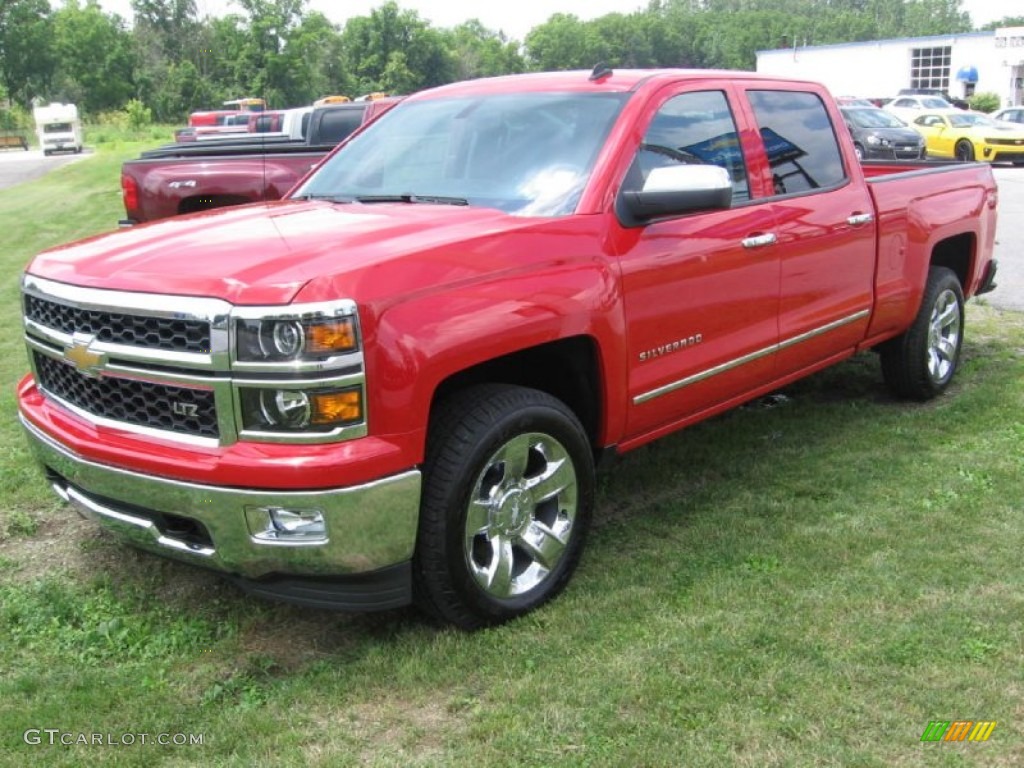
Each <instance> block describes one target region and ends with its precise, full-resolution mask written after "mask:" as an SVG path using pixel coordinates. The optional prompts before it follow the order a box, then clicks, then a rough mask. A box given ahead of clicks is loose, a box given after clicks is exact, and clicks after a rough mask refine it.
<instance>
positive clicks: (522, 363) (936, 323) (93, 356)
mask: <svg viewBox="0 0 1024 768" xmlns="http://www.w3.org/2000/svg"><path fill="white" fill-rule="evenodd" d="M867 167H868V168H869V170H868V173H867V174H865V172H864V170H863V169H862V166H861V164H860V163H859V162H858V161H857V159H856V156H855V154H854V148H853V144H852V142H851V140H850V136H849V134H848V133H847V131H846V129H845V127H844V124H843V119H842V116H841V115H840V113H839V111H838V109H837V107H836V105H835V104H834V102H833V101H832V99H831V98H830V97H829V95H828V93H827V92H826V91H825V90H824V89H823V88H822V87H820V86H819V85H816V84H813V83H808V82H799V81H790V80H780V79H775V78H768V77H762V76H757V75H753V74H746V73H739V72H713V71H685V70H670V71H617V72H608V71H599V72H595V73H588V72H561V73H555V74H540V75H524V76H516V77H508V78H500V79H492V80H476V81H472V82H467V83H461V84H456V85H451V86H447V87H443V88H438V89H435V90H432V91H427V92H423V93H420V94H417V95H415V96H412V97H410V98H408V99H407V100H406V101H404V102H403V103H402V104H399V105H398V106H397V107H395V108H394V109H393V110H391V111H390V112H389V113H387V114H386V115H384V116H383V117H382V118H381V119H380V120H377V121H375V122H374V123H373V124H372V125H370V126H367V127H366V129H365V130H363V131H362V132H360V133H359V134H357V135H355V136H353V137H352V138H351V139H350V140H349V141H348V142H346V143H345V144H344V145H342V147H341V148H340V149H339V151H338V152H337V153H336V154H335V155H333V156H332V157H331V159H330V160H329V161H327V162H325V163H324V164H323V165H321V166H320V167H319V168H318V169H317V171H316V172H315V173H314V174H312V175H311V176H310V177H309V178H307V179H306V180H305V181H304V183H302V184H301V185H300V186H299V187H298V188H297V189H296V190H295V191H294V192H293V193H292V194H291V195H290V198H291V199H288V200H282V201H278V202H274V203H266V204H262V205H251V206H246V207H244V208H238V209H231V210H224V211H216V212H209V213H206V214H203V215H200V216H189V217H182V218H175V219H169V220H167V221H164V222H158V223H155V224H152V225H148V226H145V227H138V228H135V229H129V230H125V231H121V232H116V233H112V234H109V235H105V236H101V237H96V238H92V239H90V240H86V241H84V242H81V243H78V244H74V245H68V246H65V247H61V248H56V249H53V250H51V251H48V252H45V253H42V254H40V255H39V256H38V257H36V258H35V259H34V260H33V261H32V262H31V263H30V264H29V265H28V267H27V270H26V273H25V275H24V278H23V283H22V286H23V288H22V294H23V303H24V317H25V321H24V323H25V341H26V344H27V346H28V352H29V361H30V364H31V374H30V375H28V376H26V377H25V379H24V380H23V381H22V382H21V384H20V386H19V389H18V405H19V409H20V418H21V422H22V424H23V425H24V427H25V430H26V433H27V435H28V439H29V442H30V444H31V447H32V449H33V451H34V452H35V454H36V456H37V457H38V460H39V462H40V464H41V465H42V467H43V468H44V470H45V473H46V477H47V479H48V481H49V482H50V483H51V484H52V486H53V488H54V489H55V491H56V492H57V493H58V494H59V495H60V496H61V497H63V498H64V499H66V500H68V501H69V502H71V503H72V504H74V505H75V507H77V508H78V509H79V510H80V511H81V512H82V513H83V514H85V515H86V516H88V517H90V518H92V519H95V520H97V521H98V522H99V523H101V524H102V525H104V526H105V527H107V528H108V529H110V530H113V531H116V532H118V533H120V534H121V535H123V536H124V537H125V538H126V539H127V540H129V541H131V542H133V543H134V544H136V545H137V546H139V547H142V548H145V549H148V550H150V551H153V552H157V553H160V554H163V555H167V556H170V557H174V558H177V559H180V560H183V561H186V562H189V563H194V564H199V565H204V566H207V567H210V568H213V569H216V570H219V571H221V572H223V573H225V574H228V575H229V576H231V577H232V578H234V579H235V580H236V581H238V583H240V584H241V585H243V586H244V587H245V588H247V589H249V590H251V591H253V592H254V593H257V594H260V595H264V596H271V597H277V598H282V599H287V600H292V601H295V602H298V603H301V604H305V605H312V606H334V607H340V608H345V609H353V610H355V609H360V610H361V609H370V608H387V607H395V606H401V605H405V604H407V603H409V602H411V601H415V602H416V603H417V604H419V605H420V606H421V607H423V608H424V609H425V610H427V611H430V612H432V613H435V614H437V615H439V616H441V617H443V618H444V619H446V620H448V621H451V622H453V623H455V624H458V625H460V626H463V627H477V626H481V625H487V624H494V623H498V622H502V621H505V620H507V619H510V618H512V617H515V616H518V615H521V614H523V613H525V612H526V611H529V610H531V609H533V608H535V607H536V606H538V605H540V604H541V603H543V602H544V601H546V600H548V599H549V598H551V597H552V596H554V595H555V594H557V593H558V592H559V591H560V590H561V589H562V588H563V587H564V586H565V585H566V583H567V582H568V580H569V578H570V576H571V574H572V572H573V570H574V568H575V566H576V563H577V561H578V560H579V557H580V553H581V551H582V549H583V544H584V539H585V533H586V530H587V526H588V521H589V519H590V516H591V510H592V508H593V505H594V487H595V466H596V465H597V460H598V458H599V457H602V456H608V455H614V454H616V453H621V452H624V451H629V450H632V449H634V448H637V447H638V446H641V445H644V444H645V443H648V442H650V441H652V440H654V439H656V438H659V437H661V436H663V435H667V434H669V433H671V432H674V431H676V430H678V429H681V428H683V427H686V426H687V425H689V424H693V423H694V422H697V421H699V420H701V419H706V418H708V417H709V416H712V415H714V414H717V413H720V412H722V411H724V410H726V409H728V408H732V407H734V406H736V405H738V404H740V403H743V402H745V401H747V400H750V399H751V398H755V397H758V396H761V395H764V394H766V393H769V392H772V391H773V390H776V389H778V388H779V387H782V386H785V385H786V384H787V383H789V382H791V381H793V380H795V379H797V378H799V377H802V376H806V375H808V374H810V373H813V372H815V371H818V370H820V369H822V368H824V367H825V366H828V365H831V364H833V363H836V362H838V361H840V360H843V359H844V358H847V357H849V356H851V355H853V354H855V353H857V352H861V351H863V350H872V349H873V350H875V351H877V352H878V353H879V354H880V356H881V370H882V374H883V375H884V378H885V379H886V381H887V382H888V384H889V385H890V387H891V388H892V390H893V391H894V392H896V393H897V394H899V395H901V396H905V397H910V398H918V399H924V398H930V397H934V396H936V395H939V394H940V393H942V392H943V391H944V390H945V389H946V388H947V387H948V385H949V383H950V381H951V380H952V378H953V376H954V373H955V372H956V370H957V365H958V361H959V359H960V352H961V348H962V345H963V342H964V334H965V326H964V302H965V300H966V299H967V298H969V297H971V296H974V295H977V294H980V293H984V292H985V291H987V290H990V289H991V288H992V287H993V278H994V275H995V262H994V261H993V260H992V259H991V255H992V246H993V239H994V235H995V226H996V203H997V191H996V186H995V184H994V182H993V178H992V172H991V170H990V169H989V167H988V166H987V165H981V164H946V165H941V166H934V167H933V166H928V165H926V164H923V163H909V164H906V165H898V164H889V165H872V166H867Z"/></svg>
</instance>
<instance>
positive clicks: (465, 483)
mask: <svg viewBox="0 0 1024 768" xmlns="http://www.w3.org/2000/svg"><path fill="white" fill-rule="evenodd" d="M430 431H431V434H430V437H429V440H428V448H427V458H426V462H425V466H424V486H423V501H422V505H421V510H420V530H419V535H418V539H417V547H416V555H415V558H414V565H415V574H416V584H415V589H416V597H417V603H418V604H419V605H420V607H422V608H424V609H426V610H427V611H428V612H430V613H433V614H435V615H437V616H438V617H440V618H442V619H444V620H446V621H449V622H452V623H454V624H456V625H458V626H460V627H462V628H464V629H474V628H477V627H481V626H486V625H493V624H500V623H501V622H504V621H507V620H509V619H512V618H515V617H516V616H520V615H522V614H524V613H527V612H528V611H531V610H533V609H534V608H536V607H537V606H539V605H541V604H542V603H544V602H546V601H547V600H550V599H551V598H552V597H554V596H555V595H556V594H558V592H560V591H561V590H562V588H563V587H564V586H565V584H566V583H567V582H568V580H569V578H570V576H571V575H572V572H573V570H574V569H575V567H576V563H577V562H578V560H579V556H580V553H581V551H582V548H583V540H584V536H585V534H586V530H587V526H588V524H589V520H590V512H591V507H592V506H593V497H594V462H593V453H592V451H591V448H590V444H589V442H588V440H587V436H586V433H585V432H584V430H583V427H582V426H581V425H580V423H579V420H578V419H577V418H576V416H575V415H574V414H573V412H572V411H571V410H569V408H568V407H567V406H566V405H565V404H564V403H562V402H561V401H560V400H557V399H555V398H554V397H551V396H550V395H547V394H545V393H543V392H539V391H537V390H533V389H526V388H523V387H511V386H504V385H502V386H499V385H487V386H481V387H474V388H471V389H468V390H465V391H463V392H460V393H458V394H457V395H455V396H454V397H453V398H450V399H449V400H448V401H447V402H445V403H443V404H442V405H441V406H440V407H439V408H438V411H437V413H436V414H435V415H434V416H433V417H432V418H431V427H430Z"/></svg>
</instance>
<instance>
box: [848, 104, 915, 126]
mask: <svg viewBox="0 0 1024 768" xmlns="http://www.w3.org/2000/svg"><path fill="white" fill-rule="evenodd" d="M843 114H844V115H846V118H847V119H848V120H849V121H850V122H851V123H853V124H854V125H856V126H857V127H858V128H906V127H907V124H906V123H904V122H903V121H902V120H900V119H899V118H898V117H896V116H895V115H891V114H889V113H888V112H886V111H885V110H883V109H844V110H843Z"/></svg>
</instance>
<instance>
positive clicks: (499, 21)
mask: <svg viewBox="0 0 1024 768" xmlns="http://www.w3.org/2000/svg"><path fill="white" fill-rule="evenodd" d="M383 2H384V0H310V2H309V3H308V6H307V7H309V8H310V9H312V10H317V11H320V12H321V13H323V14H324V15H325V16H327V18H329V19H331V20H332V21H334V22H335V23H337V24H343V23H344V22H345V21H346V20H347V19H349V18H351V17H352V16H366V15H368V14H369V13H370V11H371V10H373V9H374V8H376V7H378V6H380V5H382V4H383ZM100 5H101V6H103V7H104V8H105V9H106V10H107V11H113V12H114V13H119V14H120V15H121V16H123V17H124V18H126V19H130V18H131V4H130V2H129V0H100ZM398 5H399V6H401V7H402V8H408V9H410V10H414V11H416V12H417V13H419V15H420V18H422V19H426V20H427V21H429V22H430V23H431V24H432V25H433V26H435V27H454V26H456V25H457V24H460V23H461V22H463V21H465V20H466V19H468V18H477V19H480V21H481V22H482V23H483V25H484V26H485V27H487V28H489V29H493V30H501V31H502V32H504V33H505V34H506V35H507V36H508V37H510V38H514V39H516V40H520V41H522V40H523V38H525V37H526V33H527V32H529V31H530V29H532V28H533V27H535V26H537V25H539V24H543V23H544V22H545V21H547V20H548V19H549V18H550V17H551V15H552V14H555V13H571V14H573V15H575V16H578V17H579V18H581V19H584V20H587V19H594V18H597V17H598V16H604V15H605V14H607V13H615V12H618V13H631V12H632V11H635V10H638V9H640V8H645V7H646V6H647V3H646V2H643V1H638V0H503V1H502V2H495V1H494V0H491V2H487V3H466V2H456V1H455V0H398ZM196 7H197V8H198V9H199V13H200V15H205V14H210V15H221V14H223V13H225V12H228V11H234V12H240V9H239V7H238V6H237V5H235V4H234V3H232V2H231V0H196ZM961 8H963V9H964V10H965V11H967V12H968V13H970V14H971V20H972V21H973V22H974V24H975V25H976V26H981V25H982V24H985V23H987V22H989V21H995V20H996V19H1001V18H1004V17H1005V16H1013V15H1019V14H1022V13H1024V4H1022V2H1021V0H963V2H961Z"/></svg>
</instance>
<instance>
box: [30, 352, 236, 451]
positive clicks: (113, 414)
mask: <svg viewBox="0 0 1024 768" xmlns="http://www.w3.org/2000/svg"><path fill="white" fill-rule="evenodd" d="M34 355H35V370H36V373H37V374H38V381H39V386H40V387H42V388H43V390H45V391H46V392H49V393H50V394H52V395H53V396H54V397H57V398H60V399H61V400H63V401H64V402H66V403H68V404H69V405H73V406H74V407H76V408H78V409H80V410H82V411H85V412H86V413H89V414H91V415H93V416H97V417H99V418H101V419H108V420H110V421H118V422H124V423H126V424H133V425H135V426H137V427H147V428H149V429H163V430H168V431H170V432H177V433H179V434H185V435H195V436H198V437H210V438H218V437H219V436H220V430H219V428H218V426H217V409H216V405H215V403H214V394H213V392H212V391H205V390H201V389H190V388H186V387H175V386H168V385H166V384H155V383H152V382H147V381H136V380H134V379H121V378H108V377H103V378H90V377H88V376H86V375H84V374H82V373H79V372H78V370H76V369H75V368H74V366H71V365H69V364H67V363H64V362H62V361H59V360H54V359H53V358H51V357H47V356H46V355H43V354H40V353H39V352H35V353H34Z"/></svg>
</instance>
